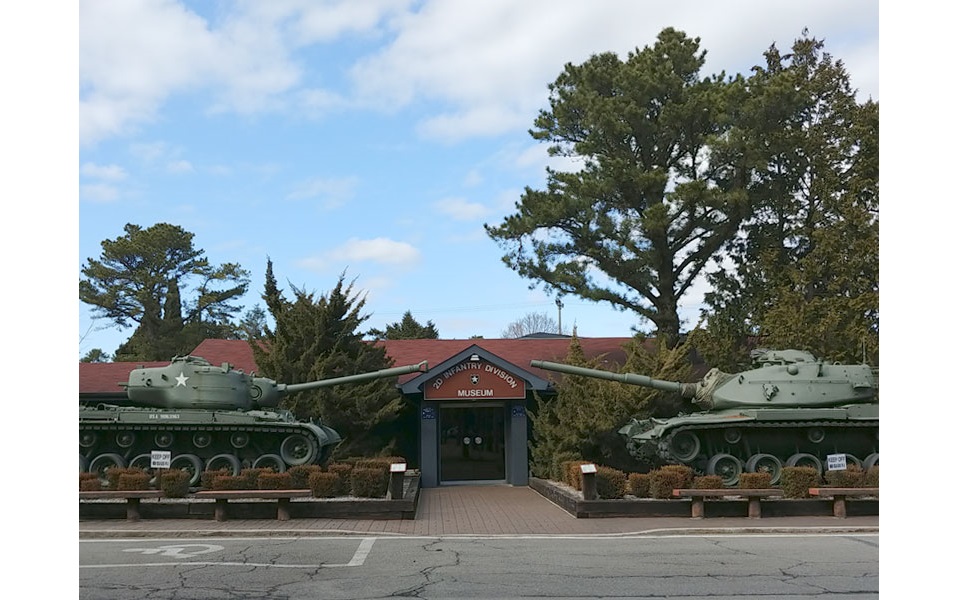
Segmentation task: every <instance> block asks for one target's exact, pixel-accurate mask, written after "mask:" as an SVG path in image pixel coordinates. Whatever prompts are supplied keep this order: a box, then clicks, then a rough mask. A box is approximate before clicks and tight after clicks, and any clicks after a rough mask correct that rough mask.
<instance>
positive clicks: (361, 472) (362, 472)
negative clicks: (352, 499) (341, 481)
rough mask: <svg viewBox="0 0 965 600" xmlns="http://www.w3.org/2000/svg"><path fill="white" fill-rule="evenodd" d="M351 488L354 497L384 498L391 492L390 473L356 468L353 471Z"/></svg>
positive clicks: (377, 469)
mask: <svg viewBox="0 0 965 600" xmlns="http://www.w3.org/2000/svg"><path fill="white" fill-rule="evenodd" d="M351 486H352V495H353V496H356V497H358V498H382V497H384V496H385V495H386V493H388V491H389V472H388V471H387V470H385V469H380V468H371V467H359V466H356V467H355V468H354V469H352V476H351Z"/></svg>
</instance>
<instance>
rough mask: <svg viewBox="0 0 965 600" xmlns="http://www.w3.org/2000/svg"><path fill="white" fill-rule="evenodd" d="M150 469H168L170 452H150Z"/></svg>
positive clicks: (169, 466)
mask: <svg viewBox="0 0 965 600" xmlns="http://www.w3.org/2000/svg"><path fill="white" fill-rule="evenodd" d="M151 468H152V469H170V468H171V451H170V450H151Z"/></svg>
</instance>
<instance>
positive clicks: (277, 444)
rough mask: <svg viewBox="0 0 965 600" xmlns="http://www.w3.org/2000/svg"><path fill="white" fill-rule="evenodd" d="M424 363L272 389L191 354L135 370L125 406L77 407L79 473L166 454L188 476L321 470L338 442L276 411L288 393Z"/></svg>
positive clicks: (326, 430)
mask: <svg viewBox="0 0 965 600" xmlns="http://www.w3.org/2000/svg"><path fill="white" fill-rule="evenodd" d="M427 367H428V362H427V361H422V362H420V363H418V364H414V365H407V366H404V367H393V368H389V369H382V370H379V371H372V372H369V373H360V374H355V375H347V376H344V377H334V378H331V379H322V380H319V381H311V382H307V383H294V384H285V383H277V382H275V381H273V380H271V379H268V378H266V377H255V376H254V374H245V373H244V372H242V371H239V370H236V369H233V368H232V367H231V365H229V364H228V363H222V364H221V365H220V366H215V365H212V364H211V363H209V362H208V361H206V360H205V359H203V358H199V357H197V356H183V357H175V358H174V359H173V360H172V361H171V364H169V365H165V366H163V367H148V368H137V369H134V370H133V371H131V373H130V375H129V377H128V380H127V382H126V383H121V384H120V385H121V386H123V387H124V388H125V389H126V391H127V398H128V403H129V404H130V406H118V405H113V404H103V403H102V404H99V405H97V406H81V407H80V433H79V437H80V469H81V470H82V471H86V470H89V471H92V472H97V473H101V474H102V475H103V474H104V473H105V472H106V470H107V469H108V468H110V467H115V466H117V467H128V466H129V467H141V468H148V467H150V466H151V462H152V456H153V455H157V453H158V452H160V453H161V454H164V453H167V456H168V457H169V458H170V466H171V468H175V469H183V470H186V471H188V472H189V473H190V474H191V484H192V485H196V484H197V483H198V481H199V480H200V476H201V472H202V471H203V470H222V469H226V470H227V471H228V472H229V473H230V474H234V475H238V474H239V473H240V472H241V469H242V468H246V467H255V468H260V467H268V468H272V469H274V470H276V471H279V472H281V471H285V470H286V469H287V468H288V467H291V466H296V465H306V464H323V463H324V462H325V461H326V460H328V457H329V456H330V455H331V453H332V451H333V450H334V448H335V446H336V445H337V444H338V443H339V442H340V441H341V439H342V438H341V436H340V435H339V434H338V432H337V431H335V430H334V429H332V428H331V427H328V426H326V425H324V424H322V423H316V422H304V421H299V420H297V419H296V418H295V417H294V415H292V413H291V412H289V411H287V410H283V409H280V408H277V407H278V405H279V403H280V401H281V399H282V398H284V397H285V396H287V395H291V394H295V393H298V392H302V391H306V390H312V389H316V388H323V387H331V386H335V385H343V384H355V383H363V382H366V381H371V380H374V379H381V378H387V377H397V376H400V375H405V374H408V373H415V372H425V371H426V369H427Z"/></svg>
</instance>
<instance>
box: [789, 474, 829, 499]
mask: <svg viewBox="0 0 965 600" xmlns="http://www.w3.org/2000/svg"><path fill="white" fill-rule="evenodd" d="M819 485H821V476H820V475H818V472H817V470H816V469H815V468H814V467H784V468H783V469H781V491H783V492H784V497H785V498H807V497H808V488H812V487H817V486H819Z"/></svg>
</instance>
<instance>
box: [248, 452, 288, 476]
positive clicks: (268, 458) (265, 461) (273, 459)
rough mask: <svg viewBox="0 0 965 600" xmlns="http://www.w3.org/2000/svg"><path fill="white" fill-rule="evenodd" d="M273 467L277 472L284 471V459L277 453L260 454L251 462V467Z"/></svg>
mask: <svg viewBox="0 0 965 600" xmlns="http://www.w3.org/2000/svg"><path fill="white" fill-rule="evenodd" d="M266 467H267V468H269V469H274V470H276V471H278V472H279V473H284V472H285V461H284V460H282V458H281V457H280V456H278V455H277V454H262V455H261V456H259V457H258V458H256V459H255V462H254V463H252V465H251V468H253V469H263V468H266Z"/></svg>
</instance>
